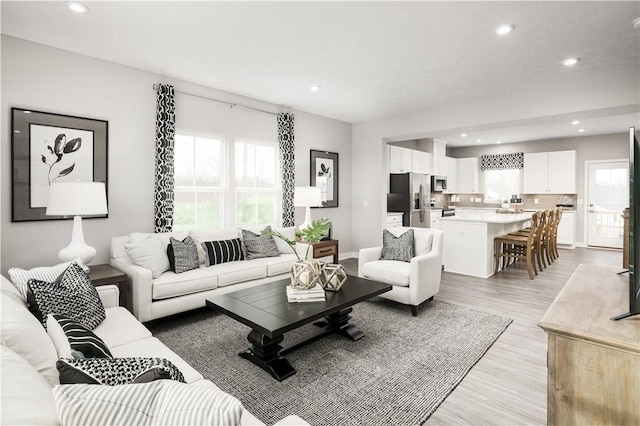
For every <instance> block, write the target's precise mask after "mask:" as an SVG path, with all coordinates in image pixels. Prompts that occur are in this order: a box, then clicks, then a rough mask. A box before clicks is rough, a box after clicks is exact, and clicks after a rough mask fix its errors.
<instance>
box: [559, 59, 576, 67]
mask: <svg viewBox="0 0 640 426" xmlns="http://www.w3.org/2000/svg"><path fill="white" fill-rule="evenodd" d="M579 61H580V58H567V59H565V60H564V61H562V65H564V66H565V67H572V66H574V65H575V64H577V63H578V62H579Z"/></svg>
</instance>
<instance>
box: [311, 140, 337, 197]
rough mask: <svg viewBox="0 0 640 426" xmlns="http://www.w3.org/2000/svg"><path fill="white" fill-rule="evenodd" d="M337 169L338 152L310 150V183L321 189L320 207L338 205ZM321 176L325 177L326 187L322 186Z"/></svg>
mask: <svg viewBox="0 0 640 426" xmlns="http://www.w3.org/2000/svg"><path fill="white" fill-rule="evenodd" d="M339 171H340V168H339V165H338V153H336V152H328V151H319V150H313V149H312V150H311V155H310V174H311V176H310V182H311V183H310V185H311V186H320V187H321V188H322V189H323V201H322V207H338V187H339V185H338V184H339ZM323 177H326V179H327V180H326V188H324V185H323V184H322V180H321V179H319V178H323ZM318 184H320V185H318ZM325 193H326V194H325ZM325 197H326V201H325V199H324V198H325Z"/></svg>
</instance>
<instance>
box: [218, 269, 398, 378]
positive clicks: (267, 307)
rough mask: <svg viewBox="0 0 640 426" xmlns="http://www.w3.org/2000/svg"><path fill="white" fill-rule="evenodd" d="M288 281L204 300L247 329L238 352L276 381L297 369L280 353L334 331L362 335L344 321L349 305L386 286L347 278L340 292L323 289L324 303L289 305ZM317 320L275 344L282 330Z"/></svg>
mask: <svg viewBox="0 0 640 426" xmlns="http://www.w3.org/2000/svg"><path fill="white" fill-rule="evenodd" d="M290 282H291V280H290V279H288V278H287V279H283V280H280V281H274V282H271V283H267V284H262V285H259V286H256V287H252V288H247V289H244V290H238V291H234V292H231V293H227V294H221V295H219V296H213V297H210V298H209V299H207V306H208V307H210V308H212V309H218V310H220V311H222V312H224V313H225V314H227V315H228V316H230V317H231V318H233V319H235V320H237V321H240V322H241V323H243V324H245V325H247V326H249V327H251V329H252V330H251V332H250V333H249V336H248V337H247V339H248V340H249V342H250V343H251V346H250V347H249V349H247V350H245V351H243V352H240V353H239V355H240V356H241V357H242V358H245V359H247V360H249V361H251V362H252V363H254V364H256V365H257V366H259V367H260V368H262V369H263V370H265V371H267V372H268V373H270V374H271V375H272V376H273V377H274V378H276V379H278V380H280V381H282V380H284V379H286V378H287V377H290V376H292V375H294V374H295V373H296V370H295V369H294V368H293V367H292V366H291V364H290V363H289V361H287V360H286V358H284V357H283V355H285V354H287V353H289V352H291V351H292V350H294V349H296V348H299V347H300V346H303V345H305V344H307V343H310V342H312V341H314V340H317V339H319V338H321V337H322V336H325V335H327V334H329V333H334V332H335V333H339V334H342V335H344V336H346V337H348V338H350V339H352V340H358V339H360V338H362V337H364V333H363V332H362V331H361V330H360V329H359V328H358V327H356V326H355V325H353V324H351V323H349V320H350V319H351V316H350V315H349V313H351V311H353V308H352V306H353V305H355V304H356V303H358V302H361V301H363V300H367V299H370V298H372V297H374V296H377V295H379V294H382V293H384V292H387V291H389V290H391V286H390V285H388V284H383V283H379V282H376V281H372V280H368V279H365V278H360V277H356V276H349V277H348V278H347V281H346V282H345V283H344V285H343V286H342V288H341V289H340V291H338V292H331V291H327V292H326V300H325V301H324V302H302V303H300V302H299V303H289V302H288V301H287V295H286V293H285V287H286V286H287V285H288V284H289V283H290ZM319 319H324V320H323V321H320V322H316V323H314V324H315V325H316V326H317V329H316V330H314V331H315V332H314V333H311V334H310V335H308V336H304V337H303V338H300V339H298V340H296V341H293V342H288V343H287V344H283V345H280V343H282V341H283V340H284V333H286V332H288V331H291V330H294V329H296V328H298V327H301V326H303V325H305V324H309V323H311V322H314V321H316V320H319Z"/></svg>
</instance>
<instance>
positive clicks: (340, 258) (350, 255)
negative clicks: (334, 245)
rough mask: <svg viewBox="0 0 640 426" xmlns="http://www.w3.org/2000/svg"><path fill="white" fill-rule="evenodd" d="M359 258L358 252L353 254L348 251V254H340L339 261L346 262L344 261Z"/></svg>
mask: <svg viewBox="0 0 640 426" xmlns="http://www.w3.org/2000/svg"><path fill="white" fill-rule="evenodd" d="M354 257H355V258H356V259H357V258H358V253H357V252H353V251H348V252H346V253H338V259H339V260H344V259H351V258H354Z"/></svg>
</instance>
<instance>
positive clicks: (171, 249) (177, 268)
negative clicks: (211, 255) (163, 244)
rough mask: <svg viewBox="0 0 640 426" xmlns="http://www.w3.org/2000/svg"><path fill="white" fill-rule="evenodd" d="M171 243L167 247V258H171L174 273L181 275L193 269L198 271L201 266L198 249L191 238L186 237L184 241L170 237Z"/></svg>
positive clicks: (170, 264) (170, 262) (170, 263)
mask: <svg viewBox="0 0 640 426" xmlns="http://www.w3.org/2000/svg"><path fill="white" fill-rule="evenodd" d="M169 241H170V242H169V245H167V257H169V266H170V267H171V270H172V271H173V272H175V273H176V274H180V273H182V272H187V271H190V270H192V269H198V267H199V266H200V261H199V260H198V248H197V246H196V242H195V241H193V238H191V236H188V237H186V238H185V239H184V240H182V241H179V240H176V239H175V238H173V237H170V238H169Z"/></svg>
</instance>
